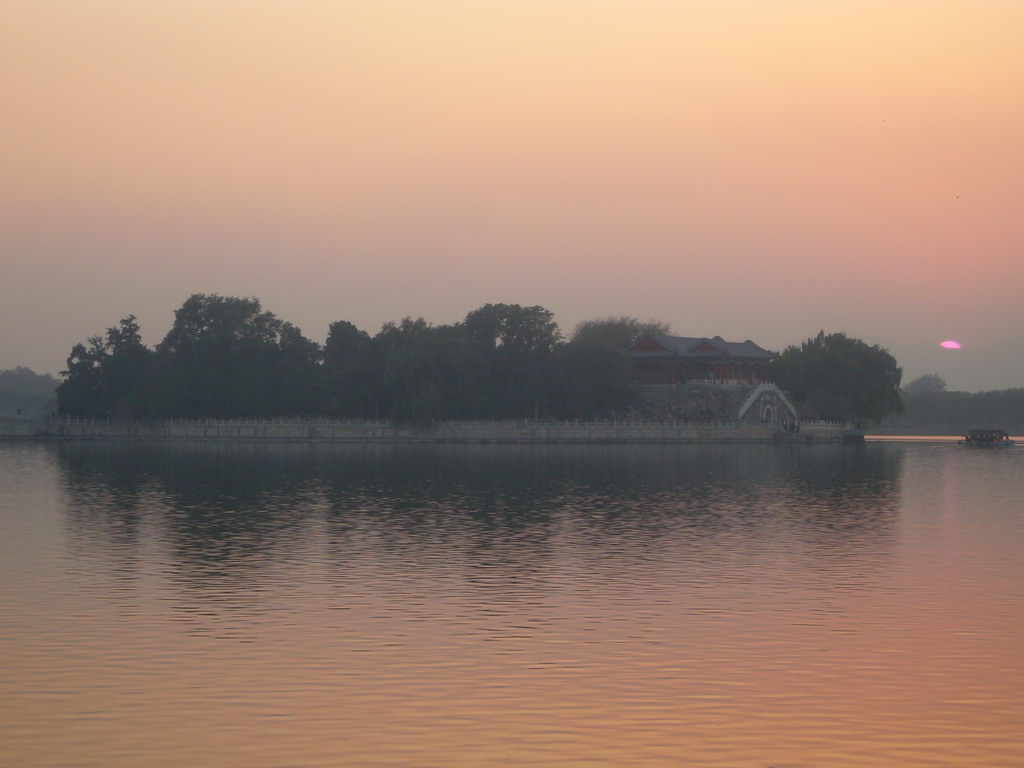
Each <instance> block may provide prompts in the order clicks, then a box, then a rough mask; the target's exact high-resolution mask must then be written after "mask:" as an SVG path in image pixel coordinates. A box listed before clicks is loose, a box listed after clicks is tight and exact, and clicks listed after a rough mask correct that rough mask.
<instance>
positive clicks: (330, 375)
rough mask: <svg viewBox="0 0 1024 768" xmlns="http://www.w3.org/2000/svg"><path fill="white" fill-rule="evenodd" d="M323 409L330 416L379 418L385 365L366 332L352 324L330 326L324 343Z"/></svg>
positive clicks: (338, 323) (340, 322)
mask: <svg viewBox="0 0 1024 768" xmlns="http://www.w3.org/2000/svg"><path fill="white" fill-rule="evenodd" d="M323 361H324V364H323V369H322V371H321V374H322V381H323V386H322V407H323V411H324V413H326V414H328V415H330V416H341V417H354V416H362V417H364V418H366V417H374V418H376V417H377V416H378V415H379V414H380V405H381V403H380V399H379V391H380V385H381V376H382V368H383V365H382V361H381V358H380V354H379V348H378V346H377V345H376V344H374V341H373V339H371V338H370V335H369V334H368V333H366V331H361V330H359V329H358V328H357V327H356V326H354V325H353V324H352V323H349V322H346V321H344V320H338V321H337V322H334V323H331V325H330V327H329V328H328V331H327V340H326V341H325V342H324V352H323Z"/></svg>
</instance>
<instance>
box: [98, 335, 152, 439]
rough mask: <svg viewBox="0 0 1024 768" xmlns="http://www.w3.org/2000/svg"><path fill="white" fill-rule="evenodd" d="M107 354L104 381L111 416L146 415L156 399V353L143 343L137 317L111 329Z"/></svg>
mask: <svg viewBox="0 0 1024 768" xmlns="http://www.w3.org/2000/svg"><path fill="white" fill-rule="evenodd" d="M104 351H105V355H104V357H103V360H102V379H103V388H104V390H105V398H106V401H107V404H108V409H109V414H110V416H111V417H113V418H119V419H134V418H139V417H140V416H144V415H146V414H147V412H148V410H149V401H150V399H151V396H152V392H151V389H152V387H151V385H152V382H151V380H150V375H151V371H152V357H153V352H152V350H150V349H149V348H148V347H147V346H146V345H145V344H143V343H142V335H141V329H140V328H139V324H138V322H136V319H135V315H128V316H127V317H125V318H122V319H121V322H120V324H119V325H116V326H114V327H112V328H108V329H107V337H106V343H105V345H104Z"/></svg>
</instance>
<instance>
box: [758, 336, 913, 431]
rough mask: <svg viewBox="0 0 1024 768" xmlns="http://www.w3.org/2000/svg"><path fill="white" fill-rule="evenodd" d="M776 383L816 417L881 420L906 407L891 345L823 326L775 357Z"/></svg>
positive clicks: (841, 419) (898, 370) (773, 368)
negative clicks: (830, 331) (890, 350)
mask: <svg viewBox="0 0 1024 768" xmlns="http://www.w3.org/2000/svg"><path fill="white" fill-rule="evenodd" d="M772 371H773V376H774V379H775V381H776V382H777V383H778V385H779V386H780V387H781V388H782V389H784V390H785V391H787V392H789V393H790V394H791V395H792V396H793V398H794V399H796V400H797V401H799V402H800V403H802V404H803V407H804V410H805V412H806V413H807V414H808V416H810V417H812V418H822V419H833V420H837V421H847V420H852V421H857V420H861V419H868V420H871V421H874V422H878V421H881V420H882V418H884V417H885V415H886V414H888V413H899V412H900V411H901V410H902V409H903V401H902V400H901V399H900V379H901V378H902V376H903V371H902V370H901V369H900V367H899V366H898V365H897V364H896V359H895V358H894V357H893V356H892V355H891V354H890V353H889V351H888V350H886V349H884V348H882V347H880V346H878V345H877V344H876V345H874V346H869V345H868V344H866V343H864V342H863V341H861V340H860V339H854V338H850V337H849V336H847V335H846V334H844V333H832V334H829V335H827V336H826V335H825V332H824V331H821V332H819V333H818V335H817V336H815V337H814V338H811V339H808V340H807V341H805V342H804V343H803V344H801V345H800V346H799V347H796V346H790V347H788V348H787V349H786V350H785V351H783V352H782V354H781V355H779V357H778V359H776V360H775V361H774V362H773V363H772Z"/></svg>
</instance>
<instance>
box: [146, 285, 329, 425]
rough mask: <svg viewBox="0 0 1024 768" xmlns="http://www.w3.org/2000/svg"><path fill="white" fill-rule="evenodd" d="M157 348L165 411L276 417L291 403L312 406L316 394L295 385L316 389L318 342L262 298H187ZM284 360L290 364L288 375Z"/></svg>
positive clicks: (305, 408)
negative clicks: (262, 302) (163, 371)
mask: <svg viewBox="0 0 1024 768" xmlns="http://www.w3.org/2000/svg"><path fill="white" fill-rule="evenodd" d="M157 351H158V352H159V353H160V355H162V356H163V357H164V358H165V361H166V373H167V377H166V379H165V386H166V388H167V389H166V390H165V391H166V396H165V398H164V399H163V404H164V407H165V408H166V409H167V415H182V416H199V417H210V416H216V417H235V416H271V415H277V414H281V413H285V412H287V411H286V407H287V406H291V407H298V408H300V410H301V411H303V412H312V411H313V410H314V407H315V403H314V402H313V401H312V397H311V395H309V396H307V395H306V394H302V393H300V394H298V395H297V396H296V395H295V394H294V390H295V387H296V386H300V387H301V388H302V392H305V387H306V386H308V387H310V390H309V391H310V392H312V391H313V390H312V387H313V382H314V381H315V378H316V373H315V370H314V367H315V365H316V364H317V360H318V356H319V351H318V347H317V346H316V345H315V344H314V343H313V342H311V341H309V340H308V339H304V338H303V337H302V335H301V333H300V332H299V331H298V329H296V328H294V326H291V325H289V324H288V323H285V322H283V321H281V320H279V319H278V318H277V317H276V316H275V315H274V314H273V313H271V312H265V311H263V308H262V307H261V306H260V302H259V300H258V299H254V298H235V297H225V296H218V295H216V294H212V295H206V294H194V295H193V296H190V297H189V298H188V299H187V300H186V301H185V303H184V304H183V305H182V306H181V308H180V309H178V310H176V311H175V313H174V325H173V327H172V328H171V330H170V331H169V332H168V333H167V336H165V337H164V340H163V341H162V342H161V343H160V345H159V346H158V347H157ZM286 360H287V361H289V362H290V363H291V364H292V366H293V369H290V370H289V373H288V374H287V375H285V366H286V363H285V361H286ZM286 388H287V389H288V392H286V391H285V390H286ZM307 397H309V401H308V402H307ZM296 398H297V400H298V401H299V402H296Z"/></svg>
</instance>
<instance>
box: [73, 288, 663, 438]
mask: <svg viewBox="0 0 1024 768" xmlns="http://www.w3.org/2000/svg"><path fill="white" fill-rule="evenodd" d="M594 322H595V323H597V324H598V325H600V326H601V327H602V328H603V329H604V331H605V333H604V336H603V337H601V335H600V334H597V335H595V334H593V333H582V334H581V333H579V332H578V333H577V335H576V336H579V338H577V337H576V336H574V338H573V339H572V340H570V341H568V342H566V341H564V340H563V338H562V334H561V331H560V330H559V328H558V325H557V324H556V323H555V320H554V316H553V315H552V313H551V312H549V311H548V310H546V309H544V308H543V307H522V306H519V305H518V304H487V305H485V306H483V307H481V308H479V309H476V310H474V311H472V312H470V313H469V314H468V315H467V316H466V318H465V319H464V320H463V321H462V322H461V323H455V324H452V325H431V324H430V323H428V322H426V321H425V320H423V319H422V318H417V319H413V318H405V319H403V320H401V321H400V322H398V323H386V324H385V325H384V326H383V327H382V328H381V330H380V331H379V332H378V333H377V334H376V335H375V336H370V335H369V334H367V333H366V332H365V331H361V330H359V329H358V328H357V327H356V326H354V325H353V324H352V323H349V322H347V321H343V320H340V321H337V322H334V323H332V324H331V325H330V328H329V330H328V334H327V339H326V341H325V342H324V344H323V346H321V345H319V344H317V343H315V342H313V341H311V340H309V339H307V338H306V337H305V336H303V335H302V333H301V332H300V331H299V329H298V328H296V327H295V326H293V325H291V324H290V323H287V322H284V321H282V320H280V319H279V318H277V317H276V316H274V315H273V314H272V313H270V312H267V311H265V310H263V308H262V307H261V305H260V302H259V301H258V300H256V299H252V298H232V297H223V296H217V295H205V294H196V295H194V296H191V297H190V298H189V299H188V300H187V301H186V302H185V303H184V304H183V305H182V307H181V308H180V309H178V310H177V311H176V312H175V319H174V325H173V327H172V328H171V330H170V331H169V332H168V333H167V335H166V336H165V337H164V339H163V341H161V342H160V344H158V345H157V346H156V348H155V349H149V348H147V347H146V346H145V345H144V344H143V343H142V340H141V337H140V333H139V330H140V329H139V326H138V324H137V322H136V319H135V317H134V316H131V315H129V316H128V317H126V318H124V319H123V320H122V321H121V322H120V324H119V325H117V326H114V327H112V328H109V329H108V330H107V332H106V334H105V335H104V336H94V337H92V338H90V339H89V340H88V341H87V342H86V343H84V344H76V345H75V346H74V348H73V349H72V351H71V354H70V356H69V357H68V361H67V369H66V370H65V371H64V372H63V382H62V383H61V384H60V386H59V387H58V396H59V401H60V407H61V412H62V413H64V414H66V415H71V416H90V417H98V418H127V419H154V418H166V417H193V418H236V417H254V416H256V417H258V416H308V415H322V416H331V417H340V418H374V419H376V418H388V419H393V420H395V421H400V422H408V423H428V422H430V421H433V420H436V419H448V418H535V417H554V418H591V417H597V416H606V415H611V414H613V413H615V412H618V411H622V410H624V409H626V408H628V407H630V406H631V405H633V404H634V403H635V398H636V395H635V392H634V391H633V388H632V387H631V386H630V385H629V361H628V360H627V359H626V357H625V356H624V355H623V354H622V348H623V347H624V346H625V344H623V343H620V341H621V339H620V337H622V338H625V337H629V338H627V342H626V343H628V341H631V340H632V336H633V335H638V333H639V332H642V331H639V330H638V327H639V324H638V323H637V321H635V320H634V319H633V318H614V319H611V320H604V321H594ZM634 326H636V327H634ZM652 327H656V328H658V329H659V330H667V327H666V326H664V325H663V324H655V325H654V326H652ZM609 333H613V334H618V335H616V336H614V343H609V342H608V334H609ZM623 334H625V336H623ZM598 337H601V338H598ZM602 339H603V340H602Z"/></svg>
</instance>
